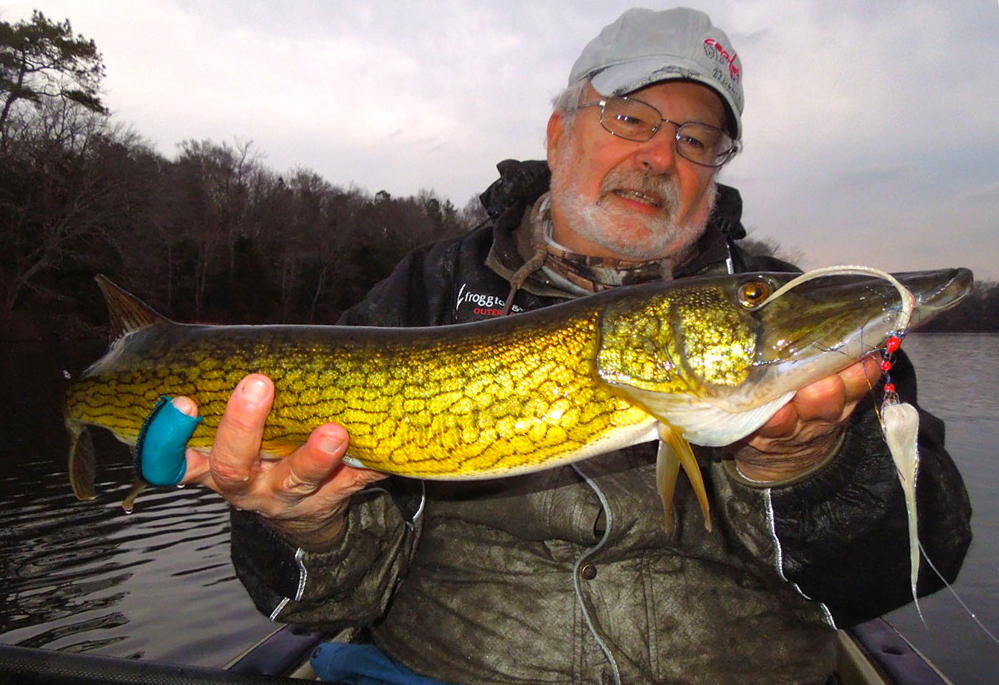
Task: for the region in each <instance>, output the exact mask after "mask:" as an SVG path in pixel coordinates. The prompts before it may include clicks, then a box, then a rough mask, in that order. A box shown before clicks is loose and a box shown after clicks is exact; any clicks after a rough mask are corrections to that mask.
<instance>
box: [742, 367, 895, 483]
mask: <svg viewBox="0 0 999 685" xmlns="http://www.w3.org/2000/svg"><path fill="white" fill-rule="evenodd" d="M880 377H881V358H880V355H871V356H869V357H867V358H865V359H863V360H862V361H859V362H857V363H856V364H854V365H853V366H850V367H848V368H846V369H844V370H842V371H840V372H839V373H838V374H836V375H833V376H828V377H826V378H823V379H822V380H819V381H816V382H815V383H812V384H811V385H806V386H805V387H803V388H801V389H800V390H798V392H797V393H796V394H795V395H794V397H793V398H792V399H791V401H790V402H788V403H787V404H786V405H784V406H783V407H782V408H781V409H780V411H778V412H777V413H776V414H774V416H773V417H772V418H771V419H770V420H769V421H767V422H766V423H765V424H764V425H763V426H762V427H761V428H760V429H759V430H758V431H756V432H755V433H754V434H753V435H751V436H749V437H748V438H746V439H745V440H744V441H742V442H741V443H739V444H738V445H737V446H736V449H735V451H734V453H733V456H734V457H735V460H736V464H737V465H738V467H739V471H740V472H741V473H742V474H743V475H745V476H746V477H747V478H751V479H753V480H758V481H778V480H786V479H788V478H793V477H795V476H797V475H799V474H801V473H803V472H805V471H807V470H808V469H810V468H812V467H814V466H816V465H818V464H819V463H821V462H822V461H823V460H825V459H826V458H828V457H830V456H831V455H832V452H833V451H834V450H835V449H836V447H837V445H838V443H839V440H840V438H841V437H842V435H843V431H845V430H846V426H847V422H848V420H849V418H850V415H851V414H852V413H853V410H854V409H855V408H856V406H857V403H858V402H860V400H862V399H863V398H864V396H865V395H867V394H868V393H869V392H870V391H871V389H872V388H873V387H874V386H875V384H876V383H877V381H878V379H879V378H880Z"/></svg>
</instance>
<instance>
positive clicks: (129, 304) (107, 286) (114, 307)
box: [95, 274, 170, 342]
mask: <svg viewBox="0 0 999 685" xmlns="http://www.w3.org/2000/svg"><path fill="white" fill-rule="evenodd" d="M95 279H96V280H97V285H99V286H100V287H101V292H103V293H104V299H105V300H106V301H107V304H108V313H109V314H110V315H111V341H112V342H114V341H115V340H118V339H119V338H121V337H123V336H125V335H127V334H129V333H133V332H135V331H137V330H140V329H142V328H145V327H146V326H152V325H154V324H156V323H161V322H162V323H170V319H168V318H166V317H165V316H163V315H162V314H160V313H159V312H157V311H156V310H155V309H153V308H152V307H150V306H149V305H148V304H146V303H145V302H143V301H142V300H140V299H139V298H137V297H136V296H135V295H133V294H132V293H130V292H128V291H127V290H125V289H123V288H120V287H118V286H117V285H115V284H114V283H112V282H111V281H110V280H109V279H108V277H107V276H105V275H104V274H98V275H97V276H95Z"/></svg>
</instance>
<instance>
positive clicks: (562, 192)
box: [548, 81, 725, 260]
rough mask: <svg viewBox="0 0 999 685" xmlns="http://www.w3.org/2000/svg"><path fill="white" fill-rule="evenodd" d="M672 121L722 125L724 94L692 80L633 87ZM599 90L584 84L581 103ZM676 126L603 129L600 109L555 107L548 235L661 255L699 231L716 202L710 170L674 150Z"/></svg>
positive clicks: (599, 251)
mask: <svg viewBox="0 0 999 685" xmlns="http://www.w3.org/2000/svg"><path fill="white" fill-rule="evenodd" d="M630 96H631V97H634V98H637V99H639V100H643V101H645V102H647V103H649V104H650V105H652V106H653V107H655V108H656V109H658V110H659V111H660V112H662V115H663V116H664V117H665V118H667V119H669V120H670V121H676V122H678V123H686V122H688V121H699V122H703V123H706V124H711V125H713V126H718V127H724V125H725V110H724V106H723V105H722V102H721V99H720V98H719V97H718V96H717V95H716V94H715V93H714V92H712V91H711V90H710V89H708V88H706V87H704V86H701V85H698V84H696V83H689V82H678V81H670V82H664V83H657V84H653V85H651V86H648V87H646V88H642V89H641V90H638V91H636V92H634V93H631V94H630ZM599 99H600V96H599V95H598V94H597V92H596V91H595V90H593V88H592V87H590V86H587V92H586V94H585V96H584V100H583V101H584V102H592V101H595V100H599ZM675 133H676V127H675V126H673V125H672V124H666V123H664V124H662V126H661V128H660V130H659V131H657V132H656V134H655V136H653V137H652V139H651V140H647V141H645V142H641V143H639V142H635V141H631V140H625V139H624V138H620V137H617V136H613V135H611V134H610V133H608V132H607V131H606V130H604V128H603V127H602V126H601V125H600V108H599V107H588V108H586V109H583V110H581V111H578V112H576V113H575V116H574V118H573V120H572V121H571V123H569V122H566V120H565V119H564V118H563V116H562V115H561V114H559V113H558V112H556V113H554V114H552V117H551V119H550V120H549V122H548V164H549V166H550V167H551V170H552V186H551V203H552V221H553V238H554V239H555V240H556V241H557V242H558V243H560V244H562V245H564V246H565V247H567V248H569V249H570V250H572V251H574V252H578V253H580V254H586V255H592V256H597V257H615V258H619V259H633V260H652V259H663V258H666V257H669V256H671V255H675V254H677V253H678V252H680V251H682V250H684V249H685V248H687V247H689V246H690V245H692V244H693V243H694V242H695V241H696V240H697V239H698V238H699V237H700V236H701V234H702V233H703V231H704V226H705V225H706V224H707V220H708V217H709V215H710V213H711V207H712V204H713V202H714V190H715V187H714V174H715V172H716V171H717V169H714V168H711V167H704V166H700V165H698V164H695V163H693V162H691V161H688V160H686V159H684V158H683V157H680V156H679V155H678V154H677V153H676V147H675V140H674V135H675Z"/></svg>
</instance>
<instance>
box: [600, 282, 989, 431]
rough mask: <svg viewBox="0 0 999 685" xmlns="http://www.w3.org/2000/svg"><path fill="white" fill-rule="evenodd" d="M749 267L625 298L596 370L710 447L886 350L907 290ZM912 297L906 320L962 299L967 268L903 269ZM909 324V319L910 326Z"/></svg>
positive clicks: (607, 327) (612, 314) (920, 319)
mask: <svg viewBox="0 0 999 685" xmlns="http://www.w3.org/2000/svg"><path fill="white" fill-rule="evenodd" d="M799 276H800V274H785V273H750V274H735V275H727V276H719V277H708V278H703V279H690V280H687V281H680V282H678V283H675V284H671V285H668V286H663V287H661V290H660V292H658V293H654V294H651V295H650V296H647V297H646V298H645V300H644V302H643V303H642V304H641V306H637V305H636V303H635V302H629V301H628V300H627V299H625V298H622V299H621V300H619V301H618V302H616V303H615V304H614V305H613V306H612V307H608V309H607V312H606V313H605V316H604V318H603V320H602V322H601V348H600V350H599V352H598V355H597V374H598V377H599V378H600V379H601V380H603V381H604V382H605V383H607V384H608V385H610V386H611V387H612V388H615V389H616V390H618V391H619V392H621V393H623V394H624V395H625V396H627V397H628V398H629V399H630V400H632V401H635V402H637V403H639V404H641V405H643V406H644V407H645V408H646V409H647V410H648V411H649V412H650V413H651V414H653V415H654V416H656V417H657V418H659V419H660V420H661V421H663V422H665V423H668V424H669V425H671V426H673V427H675V428H677V429H679V430H680V431H681V432H682V435H683V437H684V438H686V439H688V440H690V441H691V442H695V443H697V444H701V445H727V444H730V443H732V442H735V441H736V440H739V439H741V438H743V437H745V436H746V435H749V434H750V433H752V432H753V431H755V430H756V429H757V428H759V427H760V426H761V425H763V423H765V422H766V421H767V420H768V419H769V418H770V417H771V416H773V414H774V413H776V412H777V410H779V409H780V407H782V406H783V405H784V404H786V403H787V401H789V400H790V399H791V397H793V396H794V393H795V392H796V391H797V390H798V389H799V388H801V387H803V386H805V385H808V384H809V383H812V382H815V381H817V380H819V379H821V378H824V377H826V376H829V375H831V374H835V373H837V372H839V371H841V370H843V369H845V368H846V367H848V366H850V365H851V364H853V363H855V362H857V361H858V360H860V359H862V358H864V357H865V356H867V355H869V354H871V353H873V352H875V351H877V350H879V349H883V348H884V346H885V343H886V341H887V339H888V338H889V336H891V335H892V334H902V333H904V332H905V331H904V330H903V331H900V330H898V328H899V325H900V322H902V320H903V318H904V317H903V297H902V294H901V293H900V292H899V290H898V289H897V288H896V287H895V286H894V285H893V284H892V283H891V282H889V281H888V280H885V279H883V278H876V277H872V276H869V275H852V274H850V275H828V276H819V277H816V278H813V279H812V280H805V281H803V282H800V283H797V284H795V285H794V286H793V287H791V288H790V289H788V290H786V291H785V292H783V293H779V294H777V296H776V297H773V295H774V294H775V293H777V291H778V290H779V289H780V288H781V287H782V286H784V285H786V284H788V283H790V282H791V281H792V280H793V279H796V278H798V277H799ZM896 278H897V279H898V280H899V281H900V282H901V284H902V285H903V286H905V288H906V289H907V290H909V291H910V292H911V293H912V296H913V297H914V305H913V308H912V314H911V317H910V318H909V321H908V326H909V327H912V326H914V325H921V324H922V323H925V322H926V321H928V320H929V319H930V318H932V317H933V316H935V315H936V314H939V313H940V312H942V311H944V310H946V309H948V308H950V307H952V306H954V305H955V304H957V302H959V301H960V300H961V299H962V298H963V297H964V296H965V295H966V294H967V293H968V292H970V290H971V287H972V285H973V277H972V275H971V272H970V271H968V270H967V269H947V270H940V271H924V272H911V273H905V274H898V275H896ZM903 327H905V326H904V324H903Z"/></svg>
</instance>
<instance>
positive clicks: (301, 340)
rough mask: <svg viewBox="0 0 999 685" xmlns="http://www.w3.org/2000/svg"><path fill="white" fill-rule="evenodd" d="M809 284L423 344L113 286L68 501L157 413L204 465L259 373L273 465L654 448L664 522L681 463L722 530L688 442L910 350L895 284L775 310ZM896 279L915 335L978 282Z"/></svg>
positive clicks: (490, 327)
mask: <svg viewBox="0 0 999 685" xmlns="http://www.w3.org/2000/svg"><path fill="white" fill-rule="evenodd" d="M795 276H796V274H779V273H753V274H738V275H728V276H718V277H705V278H694V279H686V280H681V281H674V282H671V283H656V284H649V285H642V286H633V287H627V288H619V289H615V290H612V291H608V292H605V293H601V294H597V295H593V296H590V297H585V298H581V299H578V300H574V301H571V302H567V303H565V304H561V305H556V306H552V307H548V308H545V309H541V310H537V311H531V312H527V313H523V314H517V315H515V316H507V317H502V318H497V319H491V320H487V321H483V322H477V323H470V324H458V325H452V326H439V327H426V328H375V327H344V326H291V325H265V326H208V325H189V324H179V323H175V322H173V321H170V320H168V319H166V318H164V317H162V316H161V315H159V314H157V313H156V312H155V311H153V310H152V309H151V308H149V307H148V306H146V305H145V304H143V303H142V302H141V301H139V300H138V299H136V298H135V297H133V296H132V295H130V294H129V293H127V292H126V291H124V290H122V289H120V288H118V287H117V286H115V285H114V284H112V283H111V282H110V281H108V280H107V279H105V278H103V277H98V282H99V284H100V286H101V288H102V290H103V292H104V295H105V297H106V299H107V301H108V306H109V309H110V312H111V320H112V329H113V330H112V337H113V340H114V342H113V343H112V345H111V347H110V349H109V351H108V352H107V354H106V355H105V356H104V357H102V358H101V359H100V360H98V361H97V362H96V363H95V364H94V365H93V366H91V367H90V368H89V369H87V371H85V372H84V373H83V374H82V376H81V377H80V378H79V379H78V380H77V381H76V382H74V383H73V384H72V385H71V386H70V388H69V389H68V391H67V395H66V426H67V428H68V430H69V433H70V435H71V447H70V474H71V482H72V485H73V489H74V491H75V493H76V495H77V497H79V498H81V499H90V498H93V497H95V491H94V476H95V464H94V451H93V446H92V443H91V441H90V438H89V436H88V434H87V431H86V427H87V426H88V425H94V426H100V427H104V428H107V429H109V430H110V431H111V432H112V433H113V434H114V435H115V436H116V437H117V438H118V439H119V440H121V441H122V442H125V443H127V444H129V445H134V444H135V442H136V439H137V437H138V436H139V432H140V430H141V428H142V426H143V422H144V420H145V419H146V417H147V415H149V413H150V411H151V410H152V409H153V407H154V406H155V405H156V403H157V401H158V399H159V398H160V397H161V396H164V395H167V396H178V395H188V396H190V397H193V398H194V399H195V400H196V401H197V402H198V405H199V407H200V413H201V415H202V416H203V417H204V420H203V422H202V423H201V424H200V425H199V426H198V428H197V430H196V431H195V433H194V435H193V437H192V438H191V440H190V441H189V443H188V446H189V447H193V448H194V449H197V450H200V451H202V452H205V453H207V452H208V451H209V450H210V448H211V445H212V441H213V438H214V436H215V431H216V429H217V427H218V424H219V419H220V417H221V415H222V412H223V411H224V409H225V406H226V402H227V400H228V398H229V395H230V393H231V392H232V390H233V388H234V387H235V386H236V384H237V383H238V381H239V380H240V379H241V378H242V377H243V376H245V375H246V374H248V373H251V372H259V373H263V374H266V375H267V376H269V377H270V378H272V379H273V380H274V384H275V398H274V406H273V409H272V411H271V414H270V416H269V418H268V420H267V424H266V427H265V430H264V436H263V444H262V447H261V454H262V455H263V456H264V457H265V458H281V457H283V456H286V455H288V454H290V453H291V452H292V451H293V450H295V449H296V448H297V447H298V446H299V445H302V444H303V443H304V442H305V441H306V439H307V438H308V436H309V433H310V432H311V431H312V430H313V429H314V428H315V427H316V426H318V425H320V424H322V423H324V422H328V421H334V422H337V423H340V424H342V425H343V426H344V427H346V429H347V431H348V433H349V435H350V446H349V451H348V457H347V459H348V463H352V464H355V465H360V466H364V467H367V468H371V469H377V470H380V471H385V472H389V473H393V474H399V475H402V476H409V477H413V478H427V479H478V478H493V477H500V476H509V475H515V474H521V473H527V472H531V471H538V470H541V469H546V468H551V467H554V466H557V465H560V464H566V463H569V462H573V461H576V460H580V459H585V458H587V457H591V456H594V455H597V454H601V453H604V452H607V451H610V450H613V449H617V448H621V447H624V446H627V445H632V444H636V443H639V442H645V441H651V440H656V439H659V440H660V445H661V447H660V454H659V467H658V469H657V478H658V481H659V487H660V491H661V494H662V496H663V501H664V504H665V506H666V513H667V517H668V516H669V511H670V503H671V500H672V492H673V488H674V486H675V483H676V479H677V477H678V474H679V469H680V467H681V466H682V467H683V469H684V471H685V472H686V474H687V476H688V478H689V479H690V481H691V483H692V485H693V487H694V489H695V490H696V491H697V492H698V497H699V499H700V502H701V506H702V508H703V509H704V514H705V521H706V523H708V522H709V521H710V518H709V517H708V504H707V502H708V500H707V496H706V494H705V489H704V485H703V481H702V479H701V474H700V469H699V467H698V464H697V460H696V458H695V457H694V455H693V452H692V450H691V448H690V444H689V443H691V442H692V443H696V444H699V445H707V446H721V445H728V444H731V443H733V442H735V441H737V440H739V439H741V438H743V437H745V436H747V435H749V434H750V433H752V432H753V431H755V430H756V429H757V428H759V427H760V426H761V425H762V424H763V423H765V422H766V421H767V420H768V419H769V418H770V417H771V416H773V414H774V413H775V412H776V411H777V410H778V409H779V408H780V407H781V406H783V405H784V404H785V403H786V402H787V401H788V400H789V399H790V398H791V397H792V396H793V394H794V392H795V391H796V390H797V389H798V388H800V387H802V386H804V385H806V384H808V383H810V382H812V381H815V380H817V379H819V378H822V377H825V376H827V375H829V374H832V373H836V372H837V371H840V370H841V369H843V368H845V367H847V366H849V365H850V364H852V363H854V362H855V361H857V360H858V359H860V358H862V357H864V356H865V355H867V354H869V353H871V352H872V351H876V350H878V349H879V348H881V347H883V346H884V345H885V341H886V339H887V338H888V336H889V335H892V334H901V333H904V331H896V330H895V327H896V323H897V321H898V320H899V311H900V308H901V307H902V297H901V296H900V294H899V292H900V291H899V289H897V288H896V286H895V285H892V284H890V283H888V282H887V281H885V280H883V279H879V278H872V277H869V276H858V275H849V276H824V277H821V278H815V279H814V280H810V281H808V282H804V283H801V284H800V285H795V286H794V287H792V288H791V289H789V290H787V292H782V293H781V294H780V295H779V296H778V297H774V298H771V297H770V296H771V294H773V293H774V292H775V291H777V290H778V289H779V288H780V287H781V286H782V285H784V284H787V283H788V282H790V281H791V280H792V279H794V278H795ZM896 277H897V278H898V280H899V281H901V283H902V284H904V286H905V288H907V289H908V290H909V291H911V293H912V294H913V295H914V298H915V299H914V305H915V306H914V308H913V311H912V314H911V322H910V323H911V324H913V325H915V324H918V323H919V322H920V321H921V320H925V319H927V318H928V317H929V316H932V315H933V314H935V313H936V312H939V311H942V310H943V309H945V308H948V307H950V306H952V305H953V304H955V303H956V302H957V301H958V300H960V299H961V298H962V297H963V296H964V295H965V294H967V292H968V291H969V290H970V288H971V286H972V282H973V281H972V276H971V272H969V271H967V270H966V269H950V270H941V271H928V272H914V273H909V274H899V275H896ZM910 308H912V307H910ZM906 318H909V316H908V315H907V316H906Z"/></svg>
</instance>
